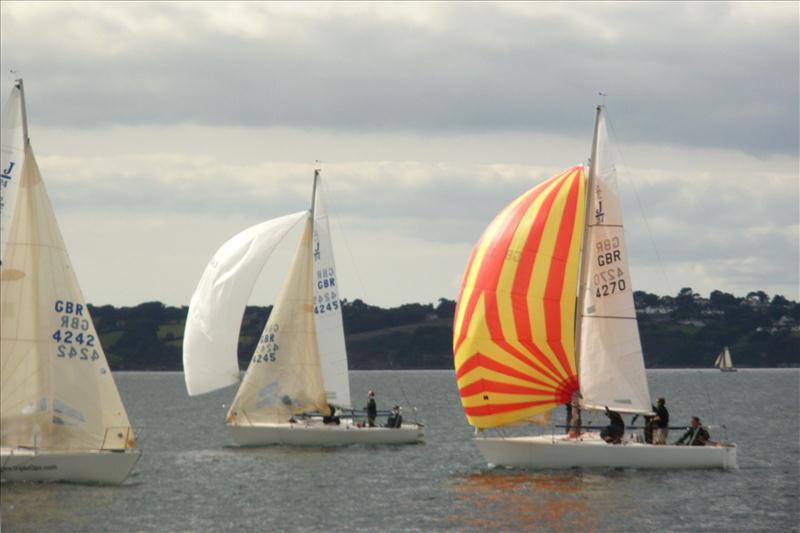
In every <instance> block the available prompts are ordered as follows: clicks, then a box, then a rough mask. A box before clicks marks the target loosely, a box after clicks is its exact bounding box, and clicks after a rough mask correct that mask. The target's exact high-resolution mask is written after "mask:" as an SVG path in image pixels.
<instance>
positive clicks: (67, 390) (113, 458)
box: [0, 79, 140, 483]
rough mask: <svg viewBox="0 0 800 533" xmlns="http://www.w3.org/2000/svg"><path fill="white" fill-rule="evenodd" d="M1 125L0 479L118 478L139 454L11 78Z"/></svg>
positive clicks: (18, 84)
mask: <svg viewBox="0 0 800 533" xmlns="http://www.w3.org/2000/svg"><path fill="white" fill-rule="evenodd" d="M2 127H3V131H2V170H3V172H2V180H0V181H1V184H2V188H0V194H1V196H0V198H1V199H2V202H0V258H2V259H1V260H2V263H0V381H1V384H0V395H1V396H2V399H1V401H0V478H2V479H3V480H35V481H78V482H98V483H121V482H122V481H124V480H125V478H127V477H128V475H129V474H130V472H131V471H132V470H133V467H134V466H135V465H136V462H137V461H138V460H139V457H140V452H139V450H138V449H137V448H136V444H135V440H134V434H133V430H132V429H131V427H130V423H129V422H128V415H127V413H126V412H125V408H124V406H123V405H122V400H121V398H120V396H119V392H118V391H117V387H116V385H115V384H114V379H113V378H112V376H111V372H110V370H109V368H108V362H107V361H106V356H105V354H104V353H103V348H102V347H101V346H100V338H99V337H98V335H97V331H96V330H95V328H94V324H93V323H92V318H91V317H90V316H89V311H88V308H87V306H86V302H85V301H84V298H83V295H82V294H81V289H80V286H79V285H78V280H77V278H76V276H75V273H74V270H73V268H72V263H71V262H70V260H69V255H68V254H67V250H66V248H65V246H64V241H63V238H62V236H61V232H60V230H59V228H58V223H57V222H56V218H55V214H54V213H53V208H52V207H51V205H50V200H49V198H48V196H47V191H46V190H45V186H44V182H43V181H42V176H41V174H40V173H39V168H38V166H37V164H36V159H35V158H34V155H33V149H32V148H31V144H30V140H29V138H28V128H27V118H26V111H25V93H24V89H23V83H22V80H21V79H19V80H16V81H15V83H14V87H13V89H12V91H11V95H10V97H9V100H8V104H7V105H6V108H5V110H4V113H3V124H2Z"/></svg>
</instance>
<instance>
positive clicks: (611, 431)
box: [600, 407, 625, 444]
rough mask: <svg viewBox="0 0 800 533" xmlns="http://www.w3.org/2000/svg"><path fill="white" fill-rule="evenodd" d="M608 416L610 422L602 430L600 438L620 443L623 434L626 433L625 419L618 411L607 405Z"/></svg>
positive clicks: (612, 442)
mask: <svg viewBox="0 0 800 533" xmlns="http://www.w3.org/2000/svg"><path fill="white" fill-rule="evenodd" d="M606 416H607V417H608V419H609V423H608V425H607V426H606V427H604V428H603V429H602V430H601V431H600V438H601V439H603V440H604V441H606V442H608V443H610V444H620V443H621V442H622V436H623V435H624V434H625V421H624V420H623V419H622V415H620V414H619V413H618V412H616V411H612V410H611V409H609V408H608V407H606Z"/></svg>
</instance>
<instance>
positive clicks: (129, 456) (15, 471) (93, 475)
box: [0, 447, 141, 484]
mask: <svg viewBox="0 0 800 533" xmlns="http://www.w3.org/2000/svg"><path fill="white" fill-rule="evenodd" d="M139 457H141V452H139V450H127V451H118V452H117V451H104V450H98V451H94V450H92V451H73V452H71V451H58V452H56V451H44V450H32V449H24V448H7V447H4V448H2V449H0V478H2V479H3V480H4V481H73V482H79V483H108V484H118V483H122V482H123V481H125V479H126V478H127V477H128V476H129V475H130V473H131V471H132V470H133V467H134V466H136V463H137V461H139Z"/></svg>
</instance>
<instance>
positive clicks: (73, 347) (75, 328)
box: [51, 300, 100, 361]
mask: <svg viewBox="0 0 800 533" xmlns="http://www.w3.org/2000/svg"><path fill="white" fill-rule="evenodd" d="M54 310H55V311H56V313H59V314H60V315H61V316H59V325H58V326H59V327H58V329H57V330H55V332H54V333H53V334H52V335H51V337H52V338H53V340H54V341H56V343H57V344H56V357H61V358H64V359H79V360H83V361H97V360H98V359H100V352H98V351H97V345H96V344H95V343H96V339H95V336H94V335H93V334H91V333H89V328H90V324H89V320H88V318H85V317H84V314H83V311H84V307H83V305H81V304H78V303H73V302H68V301H65V300H57V301H56V303H55V305H54Z"/></svg>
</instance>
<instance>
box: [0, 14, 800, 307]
mask: <svg viewBox="0 0 800 533" xmlns="http://www.w3.org/2000/svg"><path fill="white" fill-rule="evenodd" d="M799 6H800V4H798V3H797V2H778V3H769V2H757V3H725V2H698V3H672V2H664V3H659V2H643V3H634V2H623V3H518V2H513V3H500V2H492V3H478V2H470V3H458V2H443V3H429V2H424V3H413V2H403V3H362V2H359V3H330V4H329V3H297V4H295V3H227V2H226V3H214V2H197V3H193V2H177V3H168V2H157V3H147V2H136V3H124V2H108V3H104V2H95V3H90V2H75V3H71V2H6V1H4V2H2V3H1V4H0V63H2V69H1V70H2V74H1V75H0V78H1V79H0V82H1V83H0V85H1V86H2V90H1V91H0V96H2V100H3V102H5V101H6V99H7V97H8V94H9V91H10V88H11V85H12V82H13V79H14V78H15V77H22V78H24V80H25V89H26V100H27V109H28V122H29V133H30V138H31V142H32V146H33V149H34V151H35V153H36V155H37V159H38V162H39V167H40V170H41V172H42V174H43V177H44V180H45V183H46V184H47V188H48V192H49V194H50V197H51V201H52V203H53V206H54V209H55V211H56V215H57V218H58V221H59V224H60V227H61V231H62V233H63V235H64V239H65V242H66V244H67V247H68V250H69V254H70V258H71V259H72V262H73V264H74V266H75V269H76V272H77V275H78V279H79V280H80V283H81V286H82V289H83V292H84V296H85V298H86V300H87V301H89V302H91V303H93V304H96V305H104V304H113V305H117V306H120V305H125V306H129V305H136V304H138V303H141V302H145V301H155V300H157V301H162V302H164V303H166V304H168V305H187V304H188V302H189V300H190V298H191V295H192V292H193V291H194V289H195V287H196V285H197V282H198V280H199V278H200V275H201V274H202V272H203V270H204V268H205V266H206V264H207V262H208V260H209V259H210V258H211V256H212V255H213V254H214V252H215V251H216V249H217V248H218V247H219V246H221V245H222V243H224V242H225V241H226V240H227V239H228V238H230V237H231V236H233V235H235V234H236V233H237V232H239V231H241V230H243V229H245V228H247V227H248V226H251V225H253V224H257V223H259V222H262V221H264V220H267V219H270V218H274V217H277V216H281V215H284V214H288V213H292V212H296V211H300V210H303V209H308V208H309V204H310V197H311V186H312V177H313V169H314V168H315V166H317V165H320V166H321V168H322V170H323V179H324V190H325V193H326V199H327V203H328V205H329V210H330V212H331V215H332V219H333V220H332V228H333V241H334V248H335V255H336V260H337V269H338V271H339V284H340V292H341V296H342V297H344V298H347V299H349V300H354V299H356V298H361V299H363V300H365V301H367V302H368V303H371V304H375V305H381V306H384V307H385V306H396V305H401V304H404V303H411V302H420V303H434V304H436V303H437V301H438V300H439V298H448V299H455V298H456V297H457V295H458V291H459V286H460V282H461V276H462V274H463V272H464V269H465V267H466V264H467V261H468V259H469V255H470V253H471V250H472V248H473V246H474V245H475V243H476V242H477V240H478V238H479V237H480V235H481V233H482V231H483V229H484V228H485V227H486V225H487V224H488V223H489V222H490V221H491V220H492V218H494V216H495V215H496V214H497V213H498V212H499V211H500V210H501V209H503V207H505V206H506V205H507V204H508V203H510V202H511V201H512V200H513V199H514V198H516V197H517V196H518V195H520V194H522V193H523V192H524V191H526V190H528V189H529V188H531V187H533V186H534V185H536V184H537V183H540V182H541V181H543V180H544V179H546V178H548V177H550V176H553V175H555V174H558V173H560V172H561V171H563V170H565V169H567V168H570V167H572V166H574V165H577V164H581V163H586V162H587V160H588V157H589V153H590V148H591V137H592V128H593V121H594V115H595V106H596V105H597V104H598V103H601V102H602V101H604V102H605V104H606V106H607V119H608V122H609V124H610V126H611V129H610V133H611V139H612V141H613V144H614V147H613V150H614V156H615V160H616V163H617V169H618V176H619V186H620V194H621V198H622V204H623V210H624V217H625V223H626V238H627V241H628V251H629V261H630V268H631V272H632V281H633V285H634V288H635V289H638V290H645V291H648V292H654V293H656V294H660V295H666V294H671V295H674V294H677V292H678V291H679V290H680V289H681V288H683V287H691V288H692V289H693V290H694V291H695V292H699V293H700V294H702V295H704V296H708V294H709V293H710V292H711V291H712V290H715V289H716V290H722V291H725V292H730V293H733V294H735V295H737V296H744V295H746V294H747V293H748V292H750V291H756V290H763V291H765V292H766V293H767V294H768V295H770V296H772V295H775V294H781V295H784V296H785V297H787V298H790V299H793V300H798V299H800V287H799V285H800V278H799V274H798V272H799V270H800V153H799V152H800V135H799V134H798V128H799V124H800V109H799V106H800V87H799V85H800V7H799ZM12 70H13V71H15V73H14V72H11V71H12ZM601 92H602V93H604V94H606V95H607V96H604V97H601V96H600V95H599V93H601ZM317 161H319V163H317ZM297 238H299V235H294V234H290V235H289V236H288V237H287V239H286V245H285V246H282V247H281V249H280V251H279V252H278V253H276V256H275V257H274V259H273V260H272V261H271V262H270V264H269V266H268V267H267V268H266V269H265V271H264V273H263V275H262V278H261V280H260V281H259V284H258V285H257V287H256V290H255V291H254V294H253V296H252V297H251V303H252V304H256V305H267V304H270V303H272V301H273V300H274V298H275V295H276V294H277V291H278V288H279V286H280V284H281V282H282V279H283V276H284V275H285V272H286V268H287V264H288V261H289V258H290V257H291V254H292V253H293V251H294V246H295V244H294V242H293V239H297Z"/></svg>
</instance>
